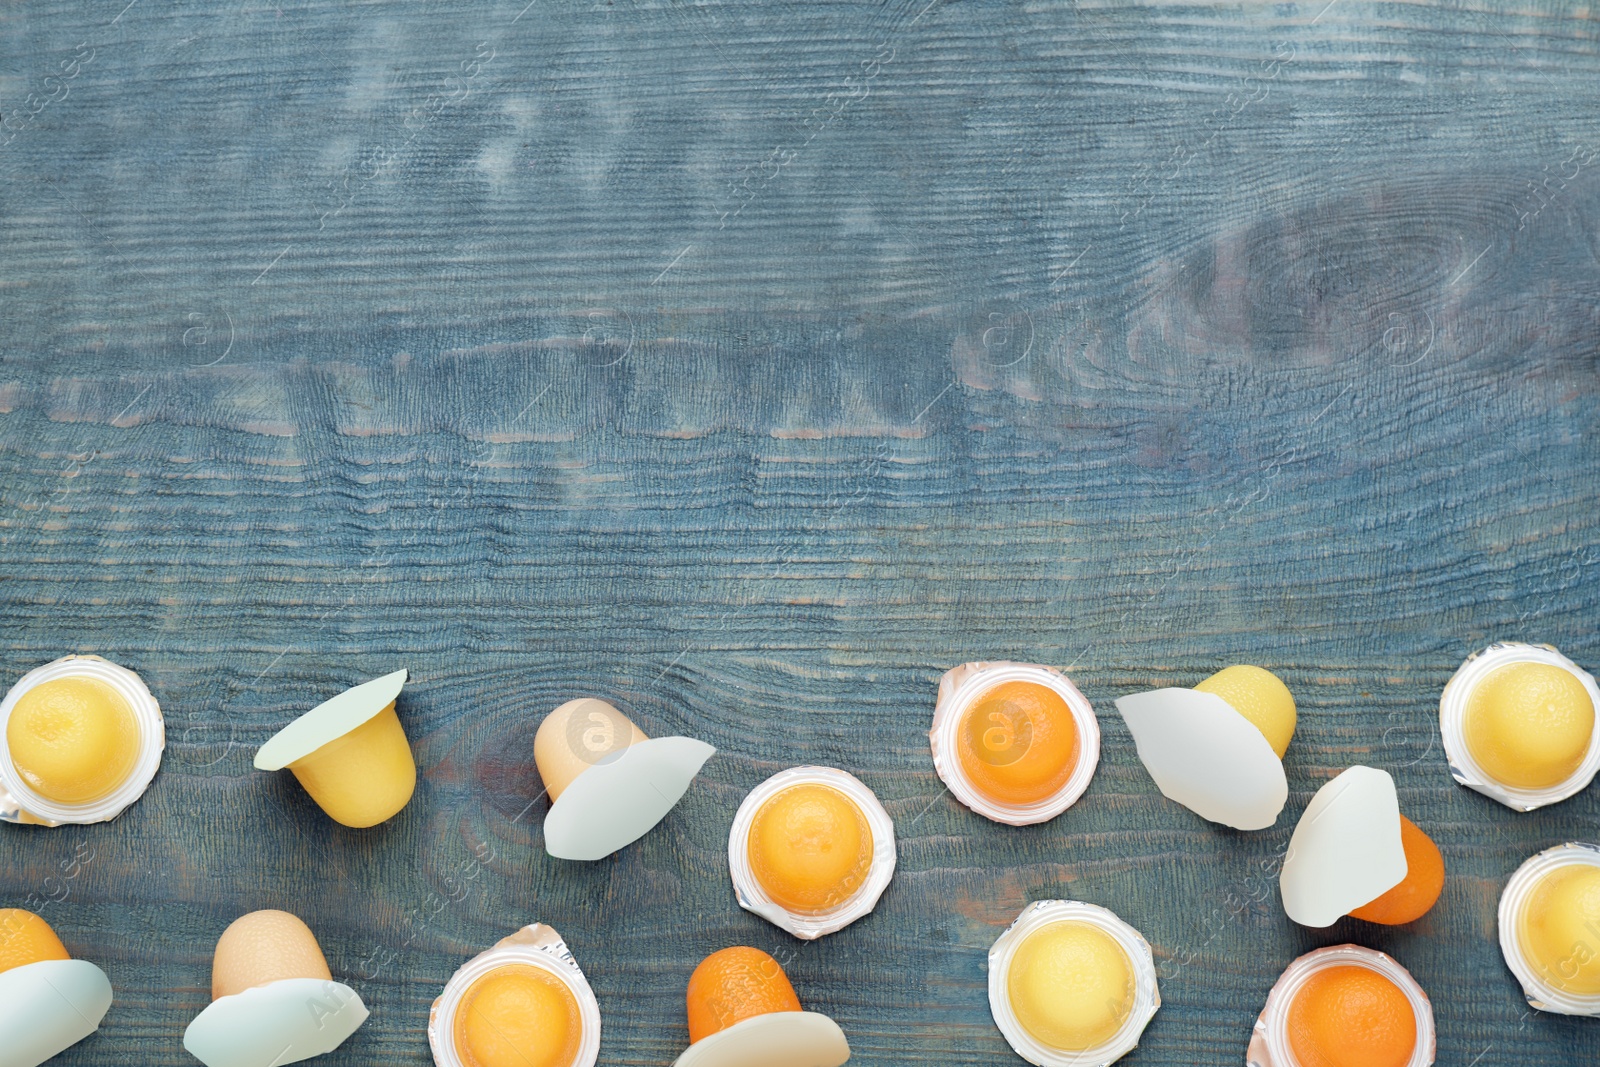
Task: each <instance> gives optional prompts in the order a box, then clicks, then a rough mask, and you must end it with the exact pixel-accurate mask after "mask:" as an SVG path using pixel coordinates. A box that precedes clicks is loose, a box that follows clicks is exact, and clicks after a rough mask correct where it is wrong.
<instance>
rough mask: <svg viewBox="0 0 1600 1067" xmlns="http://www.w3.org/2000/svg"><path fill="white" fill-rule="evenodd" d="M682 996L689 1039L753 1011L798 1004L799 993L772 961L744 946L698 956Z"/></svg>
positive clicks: (767, 1012) (750, 1015)
mask: <svg viewBox="0 0 1600 1067" xmlns="http://www.w3.org/2000/svg"><path fill="white" fill-rule="evenodd" d="M686 999H687V1001H688V1005H689V1041H690V1043H691V1044H692V1043H694V1042H696V1041H699V1040H700V1039H701V1038H703V1037H710V1036H711V1035H712V1034H714V1033H716V1032H717V1031H719V1030H726V1029H727V1028H728V1027H730V1026H732V1025H733V1024H734V1023H738V1022H743V1021H744V1020H746V1019H751V1018H754V1017H755V1016H757V1015H771V1014H772V1013H773V1012H778V1011H799V1010H800V998H799V997H797V996H795V992H794V986H792V985H790V984H789V976H788V975H786V974H784V973H783V968H782V967H780V966H779V965H778V961H777V960H775V959H773V958H772V957H771V956H769V955H767V954H766V953H765V952H762V951H761V950H760V949H758V948H747V947H745V946H738V947H735V948H725V949H723V950H722V951H721V952H713V953H712V954H711V955H709V956H707V957H706V958H705V959H703V960H701V961H700V966H698V967H696V968H695V969H694V974H692V975H690V976H689V994H688V997H687V998H686Z"/></svg>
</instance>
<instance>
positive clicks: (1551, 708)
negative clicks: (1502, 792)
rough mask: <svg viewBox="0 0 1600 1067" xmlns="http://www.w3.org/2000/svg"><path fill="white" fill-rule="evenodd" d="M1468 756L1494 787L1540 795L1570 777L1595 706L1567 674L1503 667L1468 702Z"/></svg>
mask: <svg viewBox="0 0 1600 1067" xmlns="http://www.w3.org/2000/svg"><path fill="white" fill-rule="evenodd" d="M1465 730H1466V741H1467V750H1468V751H1469V752H1471V753H1472V758H1473V759H1474V760H1476V761H1477V763H1478V766H1480V767H1482V768H1483V769H1484V771H1485V772H1486V773H1487V774H1488V775H1489V776H1490V777H1491V778H1493V779H1495V780H1496V781H1498V782H1503V783H1505V784H1506V785H1509V786H1516V787H1518V788H1522V789H1543V788H1546V787H1549V786H1553V785H1558V784H1560V783H1561V782H1563V781H1565V780H1566V779H1568V778H1570V777H1571V776H1572V772H1574V771H1576V770H1577V769H1578V764H1580V763H1582V762H1583V757H1584V756H1585V755H1587V754H1588V751H1589V738H1590V736H1591V735H1592V734H1593V733H1594V701H1592V700H1590V699H1589V692H1588V690H1586V689H1585V688H1584V687H1583V683H1582V682H1580V681H1578V679H1577V678H1575V677H1574V676H1573V674H1572V672H1571V671H1568V670H1564V669H1562V668H1560V667H1557V666H1554V665H1553V664H1549V663H1508V664H1506V665H1505V666H1504V667H1499V668H1496V669H1495V670H1493V671H1490V672H1489V675H1488V677H1486V678H1484V679H1483V680H1482V681H1481V682H1479V683H1478V684H1477V685H1475V686H1474V687H1473V689H1472V692H1471V694H1470V695H1469V696H1468V697H1467V713H1466V723H1465Z"/></svg>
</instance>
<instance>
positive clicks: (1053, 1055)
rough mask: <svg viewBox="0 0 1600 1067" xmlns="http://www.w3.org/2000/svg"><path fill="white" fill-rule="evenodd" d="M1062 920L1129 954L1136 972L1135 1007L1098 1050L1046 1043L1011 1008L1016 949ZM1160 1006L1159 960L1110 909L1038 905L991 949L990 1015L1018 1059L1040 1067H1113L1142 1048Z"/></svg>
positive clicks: (1076, 903)
mask: <svg viewBox="0 0 1600 1067" xmlns="http://www.w3.org/2000/svg"><path fill="white" fill-rule="evenodd" d="M1064 921H1066V922H1075V923H1082V924H1084V925H1086V926H1090V927H1093V928H1094V929H1096V930H1099V931H1101V932H1102V933H1105V934H1107V935H1109V936H1110V937H1111V939H1112V940H1113V941H1115V942H1116V943H1117V946H1118V947H1119V948H1121V949H1122V951H1123V953H1124V954H1126V956H1127V957H1128V964H1129V967H1130V969H1131V970H1132V971H1133V978H1134V990H1133V1006H1132V1008H1131V1009H1130V1010H1129V1012H1128V1017H1127V1019H1125V1020H1124V1021H1123V1023H1122V1026H1121V1027H1119V1028H1118V1030H1117V1032H1116V1033H1115V1034H1113V1035H1112V1036H1111V1037H1110V1038H1109V1039H1107V1040H1106V1041H1105V1042H1103V1043H1102V1044H1100V1045H1097V1046H1095V1047H1094V1048H1087V1049H1079V1050H1068V1049H1059V1048H1053V1047H1052V1046H1050V1045H1046V1044H1044V1043H1043V1042H1041V1041H1040V1040H1039V1039H1038V1038H1036V1037H1034V1036H1033V1035H1032V1034H1031V1033H1029V1032H1028V1031H1027V1029H1026V1028H1025V1027H1024V1026H1023V1025H1022V1021H1021V1020H1020V1019H1019V1018H1018V1017H1017V1013H1016V1011H1015V1010H1014V1009H1013V1008H1012V1005H1011V995H1010V989H1009V980H1010V976H1011V961H1012V959H1013V957H1015V956H1016V954H1017V950H1018V949H1019V948H1021V947H1022V943H1023V942H1024V941H1026V940H1027V939H1028V935H1030V934H1032V933H1034V932H1035V931H1037V930H1040V929H1042V928H1044V927H1046V926H1050V925H1051V924H1053V923H1058V922H1064ZM1159 1007H1161V992H1160V990H1159V989H1158V988H1157V987H1156V965H1155V957H1154V955H1153V954H1152V953H1151V951H1150V943H1149V942H1148V941H1146V940H1145V939H1144V935H1143V934H1141V933H1139V931H1137V930H1135V929H1134V928H1133V927H1131V926H1129V925H1128V924H1127V923H1125V922H1123V921H1122V920H1121V919H1120V918H1118V917H1117V915H1116V913H1115V912H1113V911H1110V910H1109V909H1107V908H1102V907H1100V906H1098V905H1095V904H1086V903H1084V902H1082V901H1078V900H1037V901H1034V902H1033V903H1032V904H1029V905H1028V906H1027V907H1026V908H1024V909H1023V910H1022V914H1020V915H1018V916H1017V918H1016V920H1015V921H1014V922H1012V924H1011V925H1010V926H1009V927H1007V929H1006V932H1005V933H1003V934H1001V935H1000V937H999V938H998V939H997V940H996V941H995V943H994V946H993V947H992V948H990V949H989V1012H990V1014H991V1015H993V1016H994V1022H995V1025H996V1026H998V1027H999V1028H1000V1033H1001V1034H1003V1035H1004V1036H1005V1039H1006V1041H1007V1042H1008V1043H1009V1044H1010V1045H1011V1047H1012V1049H1013V1050H1014V1051H1015V1052H1016V1053H1017V1055H1019V1056H1021V1057H1022V1058H1023V1059H1025V1060H1027V1061H1028V1062H1029V1063H1032V1064H1035V1065H1036V1067H1103V1065H1105V1064H1109V1063H1113V1062H1115V1061H1116V1060H1118V1059H1121V1058H1122V1057H1123V1056H1125V1055H1127V1054H1128V1053H1129V1052H1130V1051H1132V1050H1133V1049H1134V1047H1135V1046H1137V1045H1138V1044H1139V1038H1140V1036H1141V1035H1142V1034H1143V1033H1144V1028H1145V1027H1146V1026H1148V1025H1149V1024H1150V1020H1151V1018H1153V1017H1154V1016H1155V1013H1156V1009H1157V1008H1159Z"/></svg>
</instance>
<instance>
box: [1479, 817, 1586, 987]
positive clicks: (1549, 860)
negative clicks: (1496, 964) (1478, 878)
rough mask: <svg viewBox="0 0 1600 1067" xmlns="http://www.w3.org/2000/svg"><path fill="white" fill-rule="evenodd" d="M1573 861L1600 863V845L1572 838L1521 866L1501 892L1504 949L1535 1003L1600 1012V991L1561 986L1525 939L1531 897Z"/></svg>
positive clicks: (1512, 970)
mask: <svg viewBox="0 0 1600 1067" xmlns="http://www.w3.org/2000/svg"><path fill="white" fill-rule="evenodd" d="M1572 865H1583V866H1589V867H1600V845H1589V844H1584V843H1582V842H1579V841H1569V842H1567V843H1566V844H1564V845H1557V846H1556V847H1555V848H1547V849H1545V850H1544V851H1543V852H1541V853H1539V854H1538V855H1536V856H1533V857H1530V858H1529V859H1528V860H1527V862H1525V863H1523V865H1522V866H1520V867H1518V868H1517V870H1516V873H1515V874H1513V875H1512V876H1511V880H1510V881H1508V882H1507V883H1506V887H1505V889H1504V890H1503V891H1502V892H1501V894H1500V908H1499V911H1498V913H1497V919H1498V922H1499V926H1500V952H1501V954H1502V955H1503V956H1505V958H1506V966H1507V967H1510V968H1511V973H1512V974H1514V975H1516V976H1517V981H1518V982H1520V983H1522V992H1523V995H1524V996H1526V997H1527V998H1528V1003H1529V1004H1530V1005H1532V1006H1533V1007H1535V1008H1538V1009H1539V1010H1540V1011H1553V1012H1557V1013H1559V1014H1561V1015H1595V1016H1600V995H1590V996H1585V995H1584V994H1581V993H1569V992H1567V991H1565V990H1562V989H1557V988H1556V987H1555V986H1553V985H1551V984H1550V983H1549V982H1548V981H1547V980H1546V979H1545V978H1544V976H1543V975H1542V974H1540V973H1539V968H1537V967H1536V966H1534V964H1533V961H1532V960H1530V959H1529V958H1528V956H1527V954H1526V953H1525V952H1524V951H1523V946H1522V943H1521V932H1522V923H1521V918H1522V913H1523V909H1524V908H1526V907H1527V904H1528V898H1529V897H1530V896H1531V895H1532V894H1533V891H1534V889H1535V888H1536V887H1537V886H1538V884H1539V883H1540V882H1541V881H1542V880H1543V879H1544V877H1545V875H1547V874H1550V873H1551V872H1552V871H1556V870H1559V869H1560V868H1562V867H1568V866H1572ZM1596 941H1597V943H1600V935H1597V938H1596Z"/></svg>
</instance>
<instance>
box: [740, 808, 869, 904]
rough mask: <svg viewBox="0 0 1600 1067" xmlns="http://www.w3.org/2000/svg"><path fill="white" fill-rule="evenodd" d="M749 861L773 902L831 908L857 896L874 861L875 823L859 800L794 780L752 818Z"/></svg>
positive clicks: (758, 880) (757, 879) (757, 878)
mask: <svg viewBox="0 0 1600 1067" xmlns="http://www.w3.org/2000/svg"><path fill="white" fill-rule="evenodd" d="M749 854H750V867H751V870H752V872H753V873H754V874H755V878H756V881H757V882H759V883H761V888H762V889H764V890H765V891H766V893H767V895H768V896H769V897H771V898H772V900H773V902H774V903H775V904H777V905H778V906H779V907H782V908H785V909H787V910H789V911H791V912H810V913H816V912H823V911H828V910H830V909H832V908H834V907H837V906H838V905H840V904H843V903H844V902H845V901H847V900H849V899H850V898H851V897H853V896H854V895H855V894H856V892H857V891H858V890H859V889H860V888H861V884H862V882H863V881H865V879H866V877H867V872H868V870H870V869H871V867H872V827H871V826H870V825H869V824H868V823H867V816H866V813H864V812H863V811H862V810H861V808H860V806H859V805H857V804H856V802H855V801H853V800H851V799H850V798H849V797H848V796H846V795H845V794H844V793H842V792H840V791H839V790H837V789H835V788H833V787H832V786H827V785H816V784H812V783H807V784H804V785H792V786H790V787H789V788H787V789H785V790H783V791H781V792H779V793H778V794H777V795H776V796H773V797H771V798H769V799H768V800H767V801H766V802H765V803H764V804H762V805H761V807H760V808H759V809H758V810H757V811H756V816H755V819H754V820H753V821H752V822H751V824H750V837H749Z"/></svg>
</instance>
